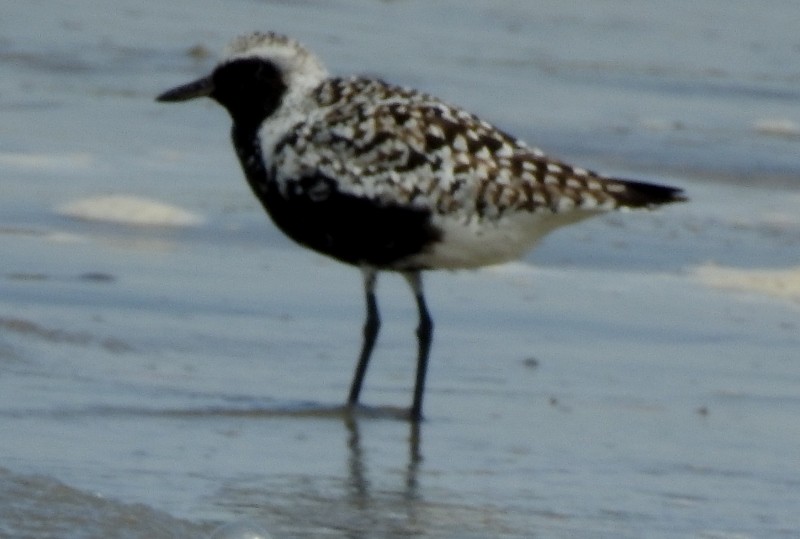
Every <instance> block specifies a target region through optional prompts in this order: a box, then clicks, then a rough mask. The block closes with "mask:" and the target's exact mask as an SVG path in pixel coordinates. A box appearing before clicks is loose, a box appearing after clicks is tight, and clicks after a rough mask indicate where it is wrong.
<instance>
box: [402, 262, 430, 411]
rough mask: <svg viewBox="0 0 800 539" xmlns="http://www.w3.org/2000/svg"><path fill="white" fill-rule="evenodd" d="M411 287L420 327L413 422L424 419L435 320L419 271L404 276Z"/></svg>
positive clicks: (418, 328)
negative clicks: (426, 382)
mask: <svg viewBox="0 0 800 539" xmlns="http://www.w3.org/2000/svg"><path fill="white" fill-rule="evenodd" d="M404 275H405V277H406V279H407V280H408V284H410V285H411V290H413V292H414V297H415V298H416V300H417V309H418V310H419V325H418V326H417V343H418V345H419V347H418V352H417V379H416V382H415V384H414V401H413V403H412V404H411V421H419V420H421V419H422V395H423V393H424V392H425V375H426V373H427V371H428V353H429V352H430V349H431V342H432V340H433V320H432V319H431V315H430V313H429V312H428V307H427V306H426V305H425V296H424V295H423V292H422V275H421V274H420V272H419V271H414V272H409V273H405V274H404Z"/></svg>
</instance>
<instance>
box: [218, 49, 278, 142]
mask: <svg viewBox="0 0 800 539" xmlns="http://www.w3.org/2000/svg"><path fill="white" fill-rule="evenodd" d="M211 78H212V80H213V84H214V90H213V91H212V92H211V95H210V97H212V98H214V99H215V100H217V101H218V102H219V103H220V104H221V105H222V106H223V107H225V108H226V109H228V112H229V113H230V115H231V117H232V118H233V123H234V124H235V125H236V127H238V128H244V129H247V128H253V129H257V128H258V126H259V125H261V122H262V121H264V119H266V118H267V117H269V116H270V115H271V114H272V113H273V112H275V110H276V109H277V108H278V106H279V105H280V103H281V99H282V98H283V94H284V93H285V91H286V84H285V83H284V81H283V79H282V78H281V74H280V71H279V70H278V68H276V67H275V65H274V64H273V63H271V62H269V61H267V60H262V59H257V58H246V59H243V60H234V61H233V62H230V63H227V64H224V65H222V66H220V67H218V68H217V69H216V70H215V71H214V73H213V74H212V75H211Z"/></svg>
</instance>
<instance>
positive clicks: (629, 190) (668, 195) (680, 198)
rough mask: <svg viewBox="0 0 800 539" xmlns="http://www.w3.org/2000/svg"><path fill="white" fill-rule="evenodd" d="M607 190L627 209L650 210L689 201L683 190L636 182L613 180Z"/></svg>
mask: <svg viewBox="0 0 800 539" xmlns="http://www.w3.org/2000/svg"><path fill="white" fill-rule="evenodd" d="M607 189H608V190H609V191H610V192H612V193H613V196H614V198H615V199H616V200H617V203H618V204H619V206H620V207H625V208H650V207H654V206H660V205H662V204H670V203H673V202H686V201H687V200H689V199H688V198H687V197H686V195H684V193H683V189H679V188H677V187H670V186H666V185H658V184H655V183H647V182H640V181H634V180H613V181H611V182H609V184H608V187H607Z"/></svg>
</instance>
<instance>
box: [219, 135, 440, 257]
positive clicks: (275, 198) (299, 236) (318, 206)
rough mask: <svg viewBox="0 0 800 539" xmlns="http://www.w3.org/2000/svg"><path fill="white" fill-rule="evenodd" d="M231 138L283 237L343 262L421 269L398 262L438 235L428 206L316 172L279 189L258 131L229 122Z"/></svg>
mask: <svg viewBox="0 0 800 539" xmlns="http://www.w3.org/2000/svg"><path fill="white" fill-rule="evenodd" d="M233 141H234V146H235V147H236V153H237V155H238V156H239V160H240V162H241V165H242V168H243V169H244V172H245V176H246V177H247V181H248V183H249V184H250V187H251V188H252V190H253V193H254V194H255V195H256V197H257V198H258V199H259V201H260V202H261V204H262V205H263V206H264V208H265V209H266V210H267V213H269V215H270V217H271V218H272V220H273V221H274V222H275V224H276V225H277V226H278V228H280V229H281V230H282V231H283V232H284V233H285V234H286V235H287V236H289V237H290V238H292V239H293V240H295V241H296V242H298V243H300V244H301V245H304V246H306V247H309V248H311V249H314V250H315V251H318V252H320V253H322V254H325V255H328V256H331V257H333V258H335V259H337V260H340V261H342V262H346V263H348V264H354V265H362V264H366V265H370V266H374V267H377V268H385V269H402V270H409V269H425V268H421V267H414V266H409V265H405V264H402V261H403V259H404V258H406V257H408V256H411V255H414V254H416V253H419V252H422V251H424V250H425V249H426V248H428V247H429V246H430V245H431V244H433V243H435V242H437V241H439V240H440V239H441V232H440V231H439V230H438V229H437V228H436V227H434V226H433V225H432V224H431V212H430V211H428V210H425V209H419V208H408V207H404V206H399V205H391V204H382V203H379V202H376V201H374V200H371V199H367V198H363V197H358V196H354V195H351V194H348V193H344V192H342V191H341V190H340V189H339V188H338V186H337V184H336V181H335V180H333V179H332V178H328V177H326V176H323V175H321V174H320V175H314V176H307V177H304V178H298V179H296V180H291V181H288V182H287V186H288V188H287V189H286V190H285V192H284V191H281V190H280V189H279V188H278V185H277V183H276V182H275V181H274V178H275V172H274V171H271V170H268V169H267V167H266V166H265V163H264V159H263V156H262V154H261V145H260V142H259V140H258V135H257V134H256V133H255V132H254V131H252V130H249V129H247V130H242V129H239V128H237V127H236V126H234V129H233Z"/></svg>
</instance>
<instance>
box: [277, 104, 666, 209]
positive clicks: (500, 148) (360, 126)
mask: <svg viewBox="0 0 800 539" xmlns="http://www.w3.org/2000/svg"><path fill="white" fill-rule="evenodd" d="M423 97H426V96H423ZM423 97H417V98H414V99H411V98H407V97H406V98H402V99H396V100H385V101H383V102H378V103H365V102H364V101H366V100H362V101H361V102H358V101H354V102H351V103H347V104H339V105H338V106H335V107H331V108H329V109H327V110H326V111H325V113H324V114H323V115H320V116H319V117H317V118H312V119H309V120H308V121H306V122H303V123H301V124H299V125H298V126H296V127H295V129H294V130H293V132H292V133H291V134H290V135H289V136H287V137H286V138H284V139H283V140H282V141H281V142H280V143H279V144H278V145H277V146H276V149H275V152H274V154H273V156H274V166H275V168H274V170H275V176H274V177H275V178H276V180H277V181H278V183H279V185H280V186H281V189H282V190H284V191H285V192H288V191H292V190H295V191H296V190H305V191H310V192H312V193H313V191H314V190H315V189H316V191H317V195H318V196H320V197H324V196H325V192H326V190H329V189H331V188H335V189H338V190H339V191H340V192H343V193H346V194H348V195H351V196H357V197H361V198H367V199H370V200H372V201H375V202H377V203H379V204H382V205H388V206H400V207H408V208H417V209H421V210H427V211H430V212H434V213H439V214H448V215H452V216H455V215H458V216H460V217H462V218H464V219H467V220H469V219H473V218H478V219H483V218H489V219H493V218H498V217H499V216H501V215H503V214H506V213H508V212H519V211H528V212H537V211H544V212H552V213H560V212H562V211H569V210H572V209H587V210H604V209H612V208H615V207H619V206H647V205H650V204H656V203H660V202H666V201H668V200H658V199H657V198H658V196H655V198H653V196H654V195H657V194H654V193H650V192H646V193H644V195H643V194H642V193H641V192H640V191H641V189H634V188H633V187H636V186H639V187H641V186H646V187H650V186H649V184H638V183H636V182H633V183H631V182H626V181H622V180H614V179H610V178H604V177H601V176H599V175H597V174H595V173H593V172H591V171H588V170H584V169H580V168H576V167H572V166H569V165H567V164H565V163H563V162H560V161H557V160H554V159H551V158H548V157H547V156H545V155H544V154H543V153H542V152H541V151H539V150H537V149H535V148H530V147H528V146H526V145H525V144H524V143H523V142H522V141H520V140H517V139H515V138H513V137H511V136H509V135H507V134H506V133H504V132H502V131H501V130H499V129H497V128H495V127H493V126H492V125H490V124H488V123H487V122H484V121H482V120H480V119H478V118H477V117H475V116H473V115H471V114H469V113H466V112H464V111H462V110H460V109H457V108H454V107H451V106H449V105H447V104H445V103H442V102H439V101H437V100H435V99H433V98H427V97H426V98H423ZM323 180H324V181H323ZM637 193H639V194H638V195H637ZM662 195H663V197H666V198H669V197H668V196H667V193H663V194H662ZM637 196H638V197H639V198H641V200H638V199H637ZM651 198H653V199H652V200H650V199H651Z"/></svg>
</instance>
